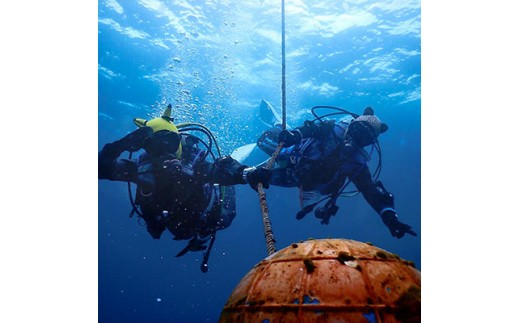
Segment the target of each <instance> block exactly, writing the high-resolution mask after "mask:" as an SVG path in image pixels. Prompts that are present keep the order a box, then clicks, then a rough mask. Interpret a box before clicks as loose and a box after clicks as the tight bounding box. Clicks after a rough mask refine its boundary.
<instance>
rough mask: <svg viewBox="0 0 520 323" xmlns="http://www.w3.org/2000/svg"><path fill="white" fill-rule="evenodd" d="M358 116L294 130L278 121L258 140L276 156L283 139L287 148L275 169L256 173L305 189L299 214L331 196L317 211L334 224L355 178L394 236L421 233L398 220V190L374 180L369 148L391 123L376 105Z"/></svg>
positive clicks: (258, 170) (316, 123)
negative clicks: (340, 201)
mask: <svg viewBox="0 0 520 323" xmlns="http://www.w3.org/2000/svg"><path fill="white" fill-rule="evenodd" d="M354 116H355V118H353V117H347V118H343V119H341V120H340V121H339V122H337V123H336V122H335V121H334V120H321V119H319V120H320V122H311V121H306V122H305V124H304V125H303V126H301V127H297V128H296V129H294V130H282V128H281V127H280V126H275V127H273V128H271V129H269V130H267V131H265V132H264V133H263V134H262V135H261V137H260V138H259V139H258V142H257V144H258V146H259V147H260V148H261V149H262V150H263V151H265V152H266V153H267V154H269V155H272V154H273V152H274V151H275V149H276V147H277V145H278V144H279V143H282V142H283V143H284V147H285V148H283V149H282V150H281V152H280V155H279V157H278V160H277V167H276V168H274V169H273V170H269V171H268V170H266V169H265V168H257V169H256V170H255V171H254V172H259V174H262V175H263V176H264V178H270V180H269V183H270V184H272V185H277V186H284V187H299V188H300V201H301V204H302V210H301V211H300V212H298V214H297V216H296V218H297V219H302V218H303V217H304V216H305V215H306V214H307V213H309V212H311V211H312V210H313V209H314V207H315V206H317V205H318V204H319V203H320V202H322V201H324V200H326V199H329V200H328V202H327V203H326V204H325V206H324V207H319V208H317V209H316V211H315V216H316V217H317V218H320V219H322V221H321V223H322V224H328V223H329V219H330V217H331V216H332V215H335V214H336V212H337V211H338V207H337V206H336V199H337V198H338V197H339V196H340V195H341V194H342V192H343V190H344V188H345V187H346V186H347V185H348V184H349V183H350V182H352V183H354V185H355V186H356V187H357V189H358V190H359V191H360V192H361V193H362V194H363V196H364V198H365V199H366V201H367V202H368V203H369V204H370V206H371V207H372V208H373V209H374V210H375V211H376V212H377V213H378V214H379V215H380V216H381V219H382V221H383V223H384V224H385V225H386V226H387V227H388V229H389V230H390V233H391V234H392V236H394V237H396V238H402V237H403V236H404V235H405V234H406V233H408V234H411V235H413V236H416V235H417V234H416V233H415V232H414V231H413V230H412V229H411V227H410V226H409V225H407V224H404V223H402V222H400V221H399V220H398V218H397V213H396V211H395V209H394V197H393V195H392V194H391V193H389V192H388V191H386V189H385V188H384V187H383V184H382V183H381V181H377V182H374V181H373V180H372V175H371V173H370V171H369V169H368V166H367V162H368V160H369V156H368V154H367V152H366V151H365V150H364V149H363V147H367V146H370V145H373V144H375V143H376V142H377V137H378V136H379V135H380V134H381V133H384V132H385V131H387V130H388V126H387V125H386V124H384V123H382V122H381V121H380V120H379V118H377V117H376V116H375V115H374V111H373V110H372V108H370V107H368V108H366V109H365V111H364V112H363V115H362V116H357V115H354ZM260 170H261V172H260ZM264 173H267V175H265V174H264ZM347 180H348V182H347ZM345 182H346V184H345Z"/></svg>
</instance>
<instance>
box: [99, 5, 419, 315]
mask: <svg viewBox="0 0 520 323" xmlns="http://www.w3.org/2000/svg"><path fill="white" fill-rule="evenodd" d="M98 10H99V24H98V28H99V30H98V31H99V32H98V36H99V37H98V40H99V43H98V45H99V46H98V48H99V56H98V70H99V74H98V84H99V89H98V90H99V92H98V93H99V107H98V111H99V119H98V122H99V124H98V125H99V136H98V138H99V139H98V144H99V147H98V148H99V149H101V148H102V147H103V145H104V144H106V143H108V142H111V141H114V140H116V139H119V138H121V137H122V136H124V135H125V134H127V133H129V132H131V131H133V130H134V129H135V125H134V124H133V122H132V119H133V118H135V117H139V118H152V117H156V116H159V114H160V112H161V110H162V108H164V106H165V105H166V104H168V103H171V104H172V105H173V106H174V113H173V114H174V117H175V122H176V123H182V122H197V123H201V124H204V125H206V126H207V127H208V128H209V129H211V131H212V132H213V134H214V135H215V136H216V138H217V140H218V143H219V146H220V148H221V150H222V153H223V154H229V153H231V152H232V151H233V150H234V149H235V148H237V147H239V146H241V145H244V144H247V143H251V142H254V141H255V140H256V138H257V137H258V135H259V131H261V129H262V126H261V124H260V122H259V120H258V119H257V118H256V116H255V111H256V110H255V109H256V107H257V106H258V104H259V103H260V101H261V100H262V99H265V100H267V101H268V102H270V103H271V104H272V105H273V106H274V107H275V108H276V109H277V110H280V108H281V13H280V1H269V0H264V1H253V0H247V1H209V0H208V1H189V2H188V1H182V0H178V1H177V0H174V1H159V0H138V1H116V0H106V1H99V3H98ZM420 25H421V12H420V1H398V2H396V1H391V0H389V1H323V0H322V1H305V2H302V1H286V65H287V70H286V73H287V74H286V77H287V83H286V86H287V122H288V124H289V125H292V126H297V125H299V124H301V123H303V121H304V120H306V119H311V118H312V115H311V113H310V108H311V107H313V106H315V105H331V106H337V107H342V108H345V109H347V110H350V111H352V112H356V113H361V112H362V111H363V108H364V107H366V106H372V107H373V108H374V110H375V112H376V114H377V115H378V116H379V117H380V119H381V120H382V121H384V122H385V123H387V124H388V125H389V131H388V132H386V133H385V134H383V135H381V136H380V138H379V141H380V144H381V147H382V152H383V154H382V164H383V168H382V172H381V175H380V179H381V180H382V181H383V183H384V185H385V187H386V188H387V189H388V190H389V191H390V192H392V193H393V194H394V196H395V205H396V209H397V211H398V215H399V217H400V219H401V221H403V222H405V223H407V224H409V225H411V226H412V227H413V229H414V230H415V232H417V233H418V236H417V237H412V236H409V235H407V236H405V237H404V238H402V239H395V238H393V237H392V236H391V235H390V233H389V232H388V230H387V228H386V227H385V226H384V224H383V223H382V221H381V220H380V218H379V216H378V215H377V214H376V213H375V212H374V211H373V210H372V209H371V207H370V206H369V205H368V203H367V202H366V201H365V200H364V199H363V198H362V197H361V196H360V195H357V196H355V197H352V198H344V199H340V200H339V203H338V206H339V207H340V209H339V211H338V214H336V216H334V217H333V218H332V219H331V223H330V224H329V225H321V224H320V222H319V220H318V219H316V218H315V217H314V216H313V214H309V215H307V216H306V217H305V218H304V219H302V220H300V221H298V220H296V219H295V215H296V213H297V212H298V210H299V201H298V192H297V190H296V189H287V188H280V187H273V186H272V187H271V188H269V189H268V190H267V200H268V203H269V211H270V215H271V221H272V225H273V230H274V234H275V237H276V241H277V249H282V248H284V247H286V246H289V245H290V244H291V243H292V242H298V241H300V240H305V239H307V238H310V237H313V238H327V237H334V238H348V239H355V240H359V241H370V242H372V243H373V244H374V245H376V246H378V247H381V248H383V249H386V250H388V251H390V252H392V253H396V254H398V255H400V256H401V258H404V259H407V260H411V261H413V262H414V263H415V265H416V267H417V268H418V269H419V270H420V269H421V145H420V143H421V33H420V32H421V28H420ZM375 161H377V158H374V162H373V163H372V164H371V166H372V168H374V167H375ZM98 188H99V209H98V210H99V286H98V290H99V293H98V296H99V321H100V322H216V321H217V320H218V317H219V314H220V311H221V309H222V307H223V306H224V304H225V302H226V300H227V298H228V297H229V295H230V294H231V292H232V290H233V288H234V287H235V286H236V284H237V283H238V282H239V281H240V279H241V278H242V277H243V276H244V275H245V274H246V273H247V272H248V271H249V270H250V269H251V268H252V267H253V266H254V265H255V264H256V263H258V262H259V261H261V260H262V259H263V258H265V257H266V256H267V251H266V246H265V241H264V236H263V228H262V222H261V216H260V207H259V203H258V196H257V194H256V193H255V192H254V191H253V190H251V188H249V186H247V185H243V186H237V187H236V189H237V217H236V218H235V220H234V222H233V224H232V225H231V227H229V228H228V229H226V230H223V231H220V232H218V234H217V239H216V242H215V245H214V249H213V251H212V254H211V257H210V260H209V271H208V272H207V273H202V272H201V271H200V269H199V267H200V264H201V261H202V253H189V254H187V255H185V256H183V257H181V258H175V255H176V254H177V253H178V252H179V251H180V250H181V249H182V248H184V246H185V242H184V241H173V240H172V239H171V236H170V235H169V233H168V232H165V233H164V234H163V236H162V238H161V239H160V240H153V239H152V238H151V237H150V236H149V234H148V233H147V232H146V229H145V227H143V226H141V225H140V224H139V223H138V221H137V219H136V218H135V217H134V218H131V219H130V218H129V216H128V215H129V212H130V211H131V206H130V202H129V198H128V192H127V186H126V183H118V182H110V181H99V186H98Z"/></svg>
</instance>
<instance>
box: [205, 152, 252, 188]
mask: <svg viewBox="0 0 520 323" xmlns="http://www.w3.org/2000/svg"><path fill="white" fill-rule="evenodd" d="M246 168H247V166H246V165H242V164H240V163H239V162H238V161H237V160H235V159H233V158H232V157H231V156H224V157H221V158H218V159H217V160H216V161H215V163H213V164H211V163H205V164H202V165H201V166H200V167H199V168H198V170H197V173H198V174H201V175H202V176H203V177H204V182H208V183H211V184H214V183H217V184H221V185H224V186H230V185H236V184H246V183H247V181H246V180H244V178H243V172H244V169H246Z"/></svg>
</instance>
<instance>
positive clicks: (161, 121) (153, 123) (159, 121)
mask: <svg viewBox="0 0 520 323" xmlns="http://www.w3.org/2000/svg"><path fill="white" fill-rule="evenodd" d="M171 115H172V105H171V104H168V107H166V109H165V110H164V112H163V114H162V116H161V117H160V118H155V119H152V120H145V119H141V118H134V123H135V125H136V126H138V127H145V126H146V127H150V128H152V130H153V132H154V133H156V132H158V131H161V130H168V131H173V132H175V133H179V129H177V127H176V126H175V124H173V122H172V121H173V118H172V117H171ZM181 152H182V146H181V144H179V149H177V152H176V153H175V154H176V155H177V158H181Z"/></svg>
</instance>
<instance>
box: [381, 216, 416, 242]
mask: <svg viewBox="0 0 520 323" xmlns="http://www.w3.org/2000/svg"><path fill="white" fill-rule="evenodd" d="M381 219H383V223H384V224H385V225H386V226H387V227H388V230H390V233H391V234H392V236H393V237H396V238H397V239H401V238H402V237H403V236H404V235H405V234H406V233H408V234H411V235H413V236H417V233H415V232H413V231H412V227H411V226H409V225H408V224H404V223H401V222H399V220H398V219H397V215H396V213H395V211H392V210H387V211H385V212H383V215H381Z"/></svg>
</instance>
